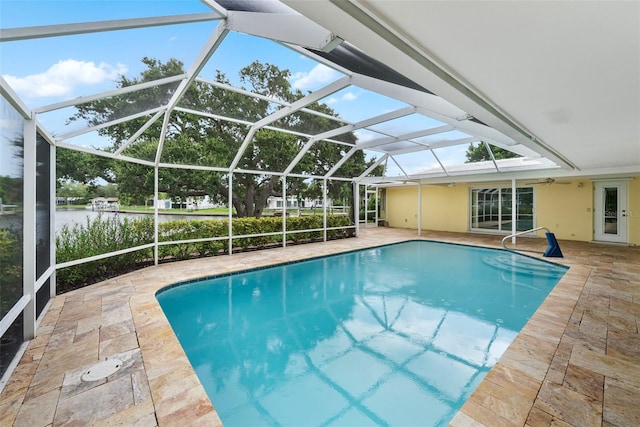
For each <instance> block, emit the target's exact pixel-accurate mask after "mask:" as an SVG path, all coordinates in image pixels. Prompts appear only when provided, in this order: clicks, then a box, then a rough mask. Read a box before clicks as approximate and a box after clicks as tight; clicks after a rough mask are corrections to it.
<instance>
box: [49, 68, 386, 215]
mask: <svg viewBox="0 0 640 427" xmlns="http://www.w3.org/2000/svg"><path fill="white" fill-rule="evenodd" d="M142 62H143V63H144V64H145V65H146V66H147V69H146V70H144V71H143V72H141V73H140V76H139V77H136V78H132V79H130V78H127V77H125V76H121V77H120V78H119V80H118V82H117V85H118V87H127V86H131V85H135V84H139V83H143V82H148V81H155V80H158V79H161V78H165V77H170V76H174V75H179V74H183V73H184V65H183V64H182V62H180V61H178V60H176V59H170V60H169V61H167V62H166V63H163V62H161V61H159V60H156V59H152V58H143V59H142ZM239 77H240V82H241V86H242V87H243V88H244V89H247V90H249V91H251V92H253V93H257V94H260V95H264V96H266V97H270V98H273V99H278V100H283V101H286V102H294V101H295V100H297V99H300V98H302V97H303V96H304V95H305V94H303V93H302V92H301V91H300V90H297V89H293V88H292V87H291V84H290V82H289V79H290V77H291V73H290V71H289V70H281V69H279V68H278V67H277V66H275V65H272V64H268V63H267V64H263V63H261V62H258V61H255V62H253V63H251V64H250V65H248V66H246V67H244V68H243V69H241V70H240V72H239ZM215 80H216V81H217V82H220V83H223V84H230V82H229V80H228V78H227V77H226V76H225V75H224V74H223V73H221V72H220V71H218V72H217V73H216V76H215ZM177 87H178V84H177V83H169V84H165V85H161V86H154V87H151V88H148V89H144V90H141V91H135V92H131V93H127V94H124V95H119V96H114V97H110V98H107V99H101V100H98V101H93V102H89V103H86V104H82V105H79V106H77V110H78V112H77V113H76V114H75V115H74V116H73V117H71V118H70V121H74V120H84V121H86V122H87V123H88V124H89V125H90V126H96V125H100V124H102V123H106V122H109V121H113V120H116V119H118V118H121V117H125V116H129V115H132V114H136V113H139V112H142V111H147V110H149V109H151V108H155V107H159V106H162V105H166V103H167V102H168V101H169V100H170V99H171V97H172V96H173V94H174V93H175V90H176V89H177ZM178 107H181V108H179V109H177V110H175V111H173V112H172V114H171V118H170V121H169V126H168V128H167V131H166V134H165V140H164V143H163V147H162V154H161V157H160V162H162V163H169V164H177V165H193V166H196V167H197V166H214V167H220V168H228V167H229V166H230V165H231V164H232V162H233V161H234V159H235V158H236V155H237V153H238V150H239V148H240V147H241V144H242V142H243V141H244V139H245V137H246V136H247V135H248V132H249V125H247V124H246V123H247V122H255V121H258V120H260V119H262V118H264V117H266V116H268V115H269V114H272V113H273V112H275V111H276V110H277V109H279V108H280V105H279V104H277V103H271V102H269V101H268V100H265V99H261V98H255V97H249V96H246V95H244V94H242V93H239V92H234V91H229V90H225V89H222V88H220V87H218V86H216V85H212V84H209V83H206V82H201V81H196V82H194V84H192V85H191V87H190V88H188V89H187V91H186V93H185V94H184V96H183V97H182V99H181V100H180V102H179V103H178ZM308 108H310V109H313V110H315V111H318V112H321V113H324V114H325V115H329V116H334V117H337V114H336V113H335V112H334V111H333V110H332V109H331V108H329V107H328V106H327V105H325V104H319V103H315V104H312V105H310V106H309V107H308ZM192 110H197V111H201V112H205V113H208V114H210V115H212V116H207V117H205V116H202V115H200V114H193V113H191V112H190V111H192ZM151 115H152V114H148V115H145V116H144V117H139V118H136V119H134V120H130V121H127V122H125V123H121V124H117V125H113V126H109V127H105V128H102V129H100V130H99V132H100V134H101V135H105V136H107V137H108V138H109V140H110V141H111V144H112V145H111V146H110V147H108V148H107V151H112V152H114V151H116V150H118V149H119V148H121V147H122V146H123V144H125V142H126V141H127V140H129V138H131V137H132V136H133V135H134V134H135V133H136V132H138V131H139V129H141V128H142V126H143V125H145V123H146V122H147V121H149V119H150V117H151ZM214 116H225V117H230V118H232V119H236V120H234V121H230V120H221V119H218V118H214ZM273 125H274V126H276V127H278V128H283V129H287V130H289V131H292V132H291V133H285V132H279V131H277V130H273V129H267V128H262V129H259V130H258V131H257V132H256V133H255V134H254V135H253V138H252V139H251V141H250V143H249V145H248V146H247V148H246V149H245V150H244V152H242V153H241V156H240V157H239V159H238V160H239V161H238V163H237V169H239V171H238V172H235V173H234V174H233V177H232V183H233V184H232V186H233V187H232V189H233V197H232V199H231V201H230V202H231V203H232V205H233V206H234V208H235V210H236V212H237V214H238V216H256V217H259V216H260V215H261V214H262V211H263V209H264V208H265V206H266V204H267V199H268V197H269V196H274V195H281V193H282V183H281V179H280V177H279V176H276V175H272V174H270V172H272V171H278V172H282V171H284V169H285V168H286V167H287V166H288V165H289V163H290V162H291V160H293V158H294V157H295V156H296V155H297V153H298V152H299V151H300V149H301V148H302V147H303V146H304V145H305V144H306V143H307V138H305V137H303V136H299V134H300V133H304V134H311V135H313V134H317V133H320V132H324V131H327V130H330V129H333V128H335V127H336V123H335V121H332V120H329V119H328V118H326V117H322V116H319V115H313V114H309V113H305V112H301V111H299V112H296V113H293V114H291V115H288V116H286V117H284V118H283V119H281V120H279V121H277V122H275V123H274V124H273ZM161 132H162V120H156V122H154V123H153V124H152V125H151V126H149V127H148V129H147V130H146V131H144V132H143V133H142V134H141V135H140V136H139V137H138V138H137V139H136V141H135V142H134V143H133V144H131V145H130V146H127V147H125V148H124V150H123V154H124V155H126V156H129V157H134V158H140V159H144V160H150V161H153V160H155V157H156V152H157V149H158V143H159V140H160V133H161ZM340 140H341V141H344V142H346V143H350V144H353V143H355V141H356V137H355V136H354V135H353V134H352V133H348V134H345V135H341V136H340ZM348 149H350V147H349V146H344V145H338V144H334V143H330V142H327V141H318V142H316V143H314V144H313V145H312V147H311V149H310V150H309V151H308V153H307V154H306V155H305V156H304V157H303V158H302V160H301V161H300V162H299V163H298V164H297V166H296V167H295V169H294V172H295V173H299V174H304V175H316V176H322V175H324V174H326V173H327V172H328V171H329V170H330V169H331V168H332V167H333V165H335V164H336V163H337V162H338V161H339V160H340V159H341V158H342V156H343V155H344V154H345V153H346V151H347V150H348ZM58 157H59V165H58V171H59V174H58V176H59V178H65V179H75V180H78V181H80V182H85V183H87V182H91V181H92V180H94V179H95V178H96V177H100V178H102V179H104V180H105V181H107V182H110V183H117V184H118V189H119V191H120V195H121V198H123V199H125V200H127V201H129V202H140V201H141V200H144V199H146V198H148V197H150V196H151V195H152V194H153V180H154V170H153V168H151V167H149V166H145V165H141V164H137V163H129V162H125V161H116V160H111V159H108V158H97V156H91V155H87V154H85V153H81V152H72V151H71V150H61V151H60V155H59V156H58ZM82 158H86V159H84V160H83V159H82ZM373 161H374V160H369V161H366V159H365V157H364V153H363V152H362V151H358V152H356V153H355V154H354V155H353V156H351V157H350V158H349V159H348V161H347V162H345V164H344V165H343V166H342V167H341V169H340V172H341V176H349V177H351V176H355V175H358V174H359V173H361V172H362V171H364V170H365V169H366V168H367V167H368V166H369V165H370V164H371V163H372V162H373ZM247 170H253V171H263V173H262V174H252V173H246V172H244V171H247ZM306 181H307V180H304V179H303V178H295V177H288V178H287V179H286V184H287V188H286V191H287V194H289V195H296V194H298V193H301V192H302V191H303V190H304V189H305V187H306V186H307V185H308V183H307V182H306ZM158 184H159V191H160V192H163V193H166V194H168V195H169V196H170V197H172V198H174V199H177V200H181V201H184V200H185V198H186V197H187V196H190V195H204V194H208V195H209V196H211V197H213V198H215V199H216V200H217V201H219V202H221V203H227V202H228V201H229V200H228V198H229V187H228V185H229V180H228V177H227V175H226V173H224V172H212V171H204V170H196V169H194V168H160V170H159V180H158ZM345 185H346V186H350V185H351V184H350V183H346V182H343V181H330V182H329V186H328V191H329V197H332V198H335V199H339V198H341V197H342V196H343V195H344V193H345V189H344V188H343V187H344V186H345ZM306 192H307V193H309V191H306Z"/></svg>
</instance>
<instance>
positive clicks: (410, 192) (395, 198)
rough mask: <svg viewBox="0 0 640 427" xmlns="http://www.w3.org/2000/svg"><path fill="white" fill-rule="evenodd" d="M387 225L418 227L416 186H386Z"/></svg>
mask: <svg viewBox="0 0 640 427" xmlns="http://www.w3.org/2000/svg"><path fill="white" fill-rule="evenodd" d="M387 222H388V224H389V227H395V228H412V229H416V230H417V229H418V187H416V186H407V187H398V188H387Z"/></svg>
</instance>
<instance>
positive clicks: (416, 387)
mask: <svg viewBox="0 0 640 427" xmlns="http://www.w3.org/2000/svg"><path fill="white" fill-rule="evenodd" d="M300 250H304V248H301V249H300ZM565 271H566V268H565V267H562V266H559V265H556V264H551V263H548V262H545V261H540V260H537V259H533V258H530V257H526V256H522V255H519V254H515V253H512V252H507V251H501V250H494V249H484V248H474V247H469V246H462V245H453V244H446V243H438V242H429V241H411V242H405V243H400V244H394V245H389V246H382V247H377V248H373V249H367V250H361V251H355V252H350V253H347V254H342V255H334V256H329V257H324V258H317V259H314V260H310V261H304V262H298V263H291V264H286V265H281V266H275V267H269V268H264V269H258V270H253V271H249V272H244V273H240V274H232V275H226V276H222V277H216V278H210V279H207V280H202V281H197V282H193V283H185V284H179V285H177V286H172V287H170V288H166V289H164V290H161V291H159V292H158V294H157V298H158V301H159V302H160V305H161V306H162V309H163V310H164V312H165V314H166V316H167V318H168V320H169V322H170V324H171V326H172V328H173V330H174V331H175V333H176V335H177V337H178V339H179V341H180V343H181V345H182V347H183V348H184V349H185V352H186V353H187V356H188V357H189V361H190V362H191V364H192V365H193V367H194V369H195V371H196V373H197V375H198V377H199V379H200V381H201V382H202V384H203V386H204V388H205V390H206V392H207V394H208V395H209V398H210V399H211V401H212V403H213V405H214V407H215V408H216V410H217V411H218V414H219V415H220V418H221V419H222V422H223V424H224V425H225V427H232V426H251V427H253V426H260V425H274V426H278V425H282V426H328V425H336V426H369V425H389V426H414V425H415V426H418V425H419V426H430V425H433V426H440V425H442V426H444V425H447V423H448V422H449V421H450V420H451V418H452V417H453V415H454V414H455V413H456V411H457V410H458V409H459V408H460V407H461V406H462V404H463V403H464V402H465V400H466V399H467V398H468V397H469V395H470V394H471V392H472V391H473V390H474V389H475V387H476V386H477V385H478V384H479V382H480V381H481V380H482V378H483V377H484V376H485V374H486V373H487V372H488V371H489V369H490V368H491V367H492V366H493V365H494V364H495V362H496V361H497V360H498V358H499V357H500V356H501V355H502V353H503V352H504V350H505V349H506V348H507V346H508V345H509V344H510V342H511V341H512V340H513V338H514V337H515V336H516V334H517V333H518V331H519V330H520V329H521V328H522V327H523V326H524V324H525V323H526V322H527V320H528V319H529V317H530V316H531V315H532V314H533V313H534V311H535V310H536V309H537V307H538V306H539V305H540V303H541V302H542V301H543V300H544V299H545V297H546V296H547V294H548V293H549V292H550V290H551V289H552V288H553V286H554V285H555V284H556V283H557V282H558V281H559V280H560V278H561V277H562V275H563V274H564V272H565Z"/></svg>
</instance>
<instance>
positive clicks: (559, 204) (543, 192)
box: [386, 175, 640, 245]
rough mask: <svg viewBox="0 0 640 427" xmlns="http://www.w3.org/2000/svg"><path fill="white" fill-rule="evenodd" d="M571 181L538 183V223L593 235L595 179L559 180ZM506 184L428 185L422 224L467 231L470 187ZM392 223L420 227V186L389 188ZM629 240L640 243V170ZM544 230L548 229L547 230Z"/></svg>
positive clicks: (631, 194) (568, 235) (564, 232)
mask: <svg viewBox="0 0 640 427" xmlns="http://www.w3.org/2000/svg"><path fill="white" fill-rule="evenodd" d="M558 181H561V182H569V183H568V184H558V183H556V184H551V185H537V186H536V187H535V188H536V193H535V194H536V195H535V198H536V201H535V208H536V226H538V227H547V228H549V229H550V230H551V231H553V232H554V233H555V235H556V237H557V238H558V239H566V240H580V241H586V242H588V241H591V240H593V203H594V201H593V182H592V181H590V180H589V179H588V178H573V179H559V180H558ZM483 186H485V187H494V186H495V187H499V186H501V185H500V183H486V184H481V183H472V184H469V185H466V184H457V185H456V186H454V187H447V186H430V185H423V186H422V228H423V229H424V230H438V231H454V232H465V231H468V229H469V219H468V218H469V188H471V187H483ZM386 197H387V221H388V224H389V226H390V227H397V228H411V229H417V228H418V188H417V186H411V187H402V188H388V189H387V190H386ZM627 215H628V222H629V225H628V242H629V244H631V245H640V175H637V176H635V177H634V179H632V180H630V181H628V206H627ZM541 235H542V234H541Z"/></svg>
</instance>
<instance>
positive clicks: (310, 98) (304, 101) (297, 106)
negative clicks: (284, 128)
mask: <svg viewBox="0 0 640 427" xmlns="http://www.w3.org/2000/svg"><path fill="white" fill-rule="evenodd" d="M350 83H351V77H348V76H345V77H342V78H340V79H338V80H336V81H334V82H332V83H329V84H328V85H326V86H324V87H322V88H320V89H318V90H316V91H315V92H311V93H310V94H308V95H306V96H305V97H304V98H301V99H299V100H297V101H295V102H293V103H292V104H291V105H289V106H288V107H283V108H281V109H279V110H278V111H276V112H275V113H273V114H271V115H269V116H267V117H265V118H263V119H262V120H259V121H257V122H256V123H255V125H254V126H255V127H256V128H257V129H260V128H261V127H264V126H267V125H269V124H271V123H273V122H275V121H277V120H280V119H282V118H284V117H286V116H288V115H289V114H291V113H294V112H295V111H298V110H301V109H302V108H304V107H306V106H307V105H309V104H313V103H314V102H317V101H319V100H321V99H322V98H325V97H327V96H329V95H331V94H333V93H336V92H338V91H339V90H341V89H344V88H345V87H347V86H349V84H350Z"/></svg>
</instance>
